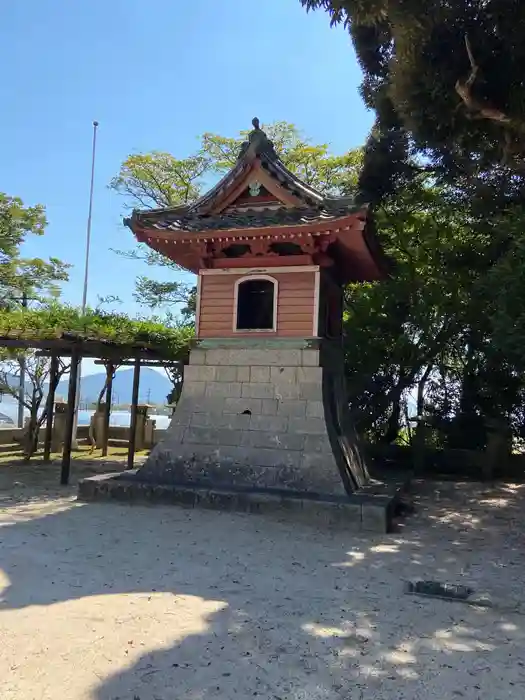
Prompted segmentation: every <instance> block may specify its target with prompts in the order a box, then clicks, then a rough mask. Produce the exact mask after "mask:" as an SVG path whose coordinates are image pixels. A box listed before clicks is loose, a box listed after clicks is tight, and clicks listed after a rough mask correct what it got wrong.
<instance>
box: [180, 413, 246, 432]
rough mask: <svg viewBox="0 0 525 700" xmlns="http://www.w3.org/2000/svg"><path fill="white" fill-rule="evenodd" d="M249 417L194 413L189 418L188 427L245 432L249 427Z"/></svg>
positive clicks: (233, 414)
mask: <svg viewBox="0 0 525 700" xmlns="http://www.w3.org/2000/svg"><path fill="white" fill-rule="evenodd" d="M250 417H251V416H247V415H240V416H239V415H237V414H235V413H225V414H223V415H217V414H215V413H194V414H193V415H192V416H191V420H190V425H192V426H194V427H196V428H226V429H230V430H247V429H248V428H249V427H250Z"/></svg>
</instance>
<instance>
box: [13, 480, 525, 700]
mask: <svg viewBox="0 0 525 700" xmlns="http://www.w3.org/2000/svg"><path fill="white" fill-rule="evenodd" d="M524 496H525V494H524V492H523V489H522V488H521V487H519V486H512V485H498V486H494V487H491V488H488V487H486V486H481V485H479V484H472V483H469V484H451V483H445V484H437V483H434V484H431V483H424V482H421V483H418V484H416V492H415V501H416V504H417V514H416V515H415V516H414V517H412V518H410V519H409V520H408V521H406V522H405V523H404V526H403V528H402V529H401V531H400V532H398V533H396V534H394V535H389V536H374V537H367V538H364V537H357V536H355V535H351V534H347V533H340V532H339V533H334V532H326V531H325V532H323V531H319V530H314V529H311V528H308V527H302V526H301V527H296V526H294V527H292V526H290V525H289V524H284V523H279V522H275V521H272V520H266V519H265V518H261V517H256V516H246V515H240V514H230V513H221V512H210V511H196V510H195V511H186V510H181V509H178V508H175V507H172V508H169V507H167V508H164V507H158V508H148V507H138V506H135V507H128V506H122V505H110V504H91V505H80V504H74V503H72V502H71V501H70V500H68V499H67V498H66V499H63V500H62V501H58V502H55V503H53V502H51V501H49V502H41V503H40V505H38V503H37V502H36V501H29V502H25V503H20V504H19V505H18V506H15V507H11V508H9V509H7V510H4V515H3V520H2V521H1V524H2V525H3V526H4V527H2V538H1V544H0V554H1V562H2V563H1V568H2V570H3V576H4V581H3V582H4V590H3V591H1V592H0V601H1V602H0V637H1V632H2V626H3V625H4V626H5V628H7V627H9V629H10V630H11V634H13V630H15V634H20V636H21V642H20V643H22V642H24V643H26V644H28V640H27V639H22V637H24V629H25V630H26V636H27V635H29V636H31V635H32V636H33V641H32V642H31V644H33V647H32V648H34V650H35V655H30V657H29V658H28V659H26V661H24V662H23V663H21V662H20V660H19V661H18V664H19V666H18V670H17V672H18V673H22V675H23V674H24V673H28V671H27V668H28V664H33V665H34V664H35V662H36V663H37V664H38V654H36V652H37V651H38V652H39V653H42V651H41V647H42V646H49V645H50V644H51V643H52V641H51V640H50V638H49V637H50V634H51V633H50V632H49V633H48V630H49V629H51V628H49V627H46V625H47V624H51V623H52V621H53V620H54V624H55V628H54V629H55V632H54V634H57V629H59V630H60V631H59V637H61V638H62V641H60V640H58V641H56V640H55V643H56V649H57V654H56V655H55V656H54V657H53V658H52V659H49V658H48V657H46V655H45V654H44V657H43V658H44V659H46V658H47V661H46V663H49V662H50V661H52V662H53V663H54V671H53V672H54V673H55V674H57V677H58V678H59V679H60V678H61V679H62V680H63V679H64V678H66V677H69V676H67V673H66V670H65V669H67V668H69V664H70V663H71V662H73V668H74V671H73V673H74V674H76V675H77V676H78V678H76V676H71V680H70V683H71V684H72V685H71V687H76V686H74V683H75V682H79V683H80V686H82V687H83V688H88V689H89V690H84V691H83V693H84V694H82V695H79V694H72V695H69V696H68V697H74V698H75V699H76V698H77V697H78V698H82V700H83V699H84V698H91V699H93V700H179V698H180V699H182V698H184V699H185V700H186V699H188V700H209V699H211V698H232V697H242V698H248V697H260V698H271V699H273V700H275V699H279V698H282V699H283V700H284V699H285V698H286V699H289V698H290V699H291V698H293V699H299V698H309V699H313V700H332V699H334V700H335V699H338V700H339V699H343V698H345V700H346V699H353V698H362V699H363V700H371V699H372V698H374V699H377V698H381V699H382V700H383V699H384V700H390V699H392V700H394V699H395V700H400V699H401V698H407V699H408V698H410V699H412V698H418V700H426V699H427V698H429V699H430V698H455V697H458V698H469V699H472V700H474V698H480V697H489V698H491V700H503V699H504V698H523V697H524V692H523V690H524V685H525V667H524V664H523V661H522V658H523V651H522V650H523V645H524V642H525V634H524V629H523V617H522V616H521V615H516V614H512V613H506V612H502V611H498V610H496V609H495V610H484V609H479V608H472V607H469V606H465V605H461V604H458V603H446V602H443V601H439V600H432V599H422V598H417V597H414V596H405V595H403V592H402V591H403V580H404V579H406V578H413V577H417V578H432V579H438V580H446V581H451V582H454V583H464V584H468V585H472V586H473V587H474V588H476V589H477V590H480V589H483V590H485V589H489V590H491V591H496V594H497V595H499V596H502V597H505V599H507V598H509V596H510V597H512V596H516V595H517V596H518V597H519V596H520V595H521V588H522V583H521V582H522V581H523V575H524V574H525V558H524V555H523V530H524V528H523V522H522V520H521V514H522V512H523V501H524ZM80 603H81V604H82V605H83V606H84V607H83V608H82V609H80V608H78V607H76V606H77V605H79V604H80ZM2 618H4V619H5V622H3V621H2ZM57 618H58V622H57ZM17 625H20V626H21V631H20V632H18V633H17V632H16V626H17ZM24 625H27V627H26V628H24ZM57 625H58V628H57V627H56V626H57ZM61 625H62V626H61ZM31 644H29V646H31ZM64 648H66V649H69V652H68V653H69V655H70V656H71V654H72V653H73V652H72V651H71V649H73V650H74V658H70V659H69V661H67V660H66V661H64V659H63V658H62V656H61V654H62V655H63V654H64V653H65V652H64ZM58 652H60V653H58ZM47 654H49V652H47ZM13 658H14V657H13ZM75 659H77V665H75ZM104 659H105V660H104ZM9 661H10V658H9V653H8V655H7V660H6V663H7V662H9ZM11 661H12V659H11ZM41 663H43V662H41ZM24 664H25V665H24ZM0 669H2V661H1V660H0ZM2 670H3V669H2ZM68 672H69V673H70V674H71V669H70V670H69V671H68ZM64 674H65V675H64ZM11 675H12V672H11ZM15 675H16V674H15ZM6 677H7V676H6V674H5V673H4V674H2V673H0V689H2V679H3V678H6ZM75 678H76V681H75ZM5 682H6V681H5V680H4V683H5ZM39 682H40V683H41V684H42V683H44V682H47V683H48V686H45V687H44V688H43V690H42V697H45V698H47V697H53V696H52V695H51V694H49V695H47V694H46V692H49V693H50V689H51V688H52V687H55V686H53V683H58V681H53V680H50V679H49V678H48V679H47V681H46V680H45V679H44V680H42V678H40V680H39ZM7 683H11V684H13V683H14V681H9V680H8V681H7ZM80 686H79V687H80ZM11 687H14V685H12V686H10V685H7V686H6V688H7V690H5V691H2V692H1V693H0V696H1V697H2V698H6V700H11V697H13V698H14V697H17V700H18V699H19V698H20V699H25V698H26V697H27V698H29V697H33V695H30V694H27V695H26V696H24V695H23V693H22V692H21V691H20V686H17V691H16V692H17V693H18V695H16V696H15V695H9V692H13V691H11ZM56 687H59V686H58V685H57V686H56ZM78 692H80V691H78Z"/></svg>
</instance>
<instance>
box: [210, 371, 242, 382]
mask: <svg viewBox="0 0 525 700" xmlns="http://www.w3.org/2000/svg"><path fill="white" fill-rule="evenodd" d="M213 369H214V370H216V372H215V374H216V376H215V377H212V378H213V379H215V380H216V381H217V382H236V381H238V380H237V367H213Z"/></svg>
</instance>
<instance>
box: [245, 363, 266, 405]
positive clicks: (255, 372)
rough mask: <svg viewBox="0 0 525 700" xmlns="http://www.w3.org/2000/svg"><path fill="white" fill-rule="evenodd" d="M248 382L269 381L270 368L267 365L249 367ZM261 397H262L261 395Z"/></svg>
mask: <svg viewBox="0 0 525 700" xmlns="http://www.w3.org/2000/svg"><path fill="white" fill-rule="evenodd" d="M247 381H250V382H252V383H253V382H269V381H270V368H269V367H250V379H249V380H247ZM261 398H263V397H261Z"/></svg>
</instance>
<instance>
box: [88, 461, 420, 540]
mask: <svg viewBox="0 0 525 700" xmlns="http://www.w3.org/2000/svg"><path fill="white" fill-rule="evenodd" d="M407 487H408V480H405V481H403V480H396V481H395V482H378V481H376V482H372V483H371V484H370V485H369V486H367V487H365V488H363V489H361V490H360V491H359V492H356V493H354V494H352V495H351V496H328V497H326V496H325V497H315V496H311V495H309V494H304V493H303V494H301V493H293V492H289V491H286V492H284V491H278V490H274V491H268V490H265V491H257V490H238V491H234V490H226V489H218V488H199V487H188V486H177V485H173V484H154V483H150V482H144V481H140V480H138V479H137V471H136V470H131V471H129V472H125V473H117V474H101V475H97V476H92V477H89V478H87V479H83V480H82V481H80V482H79V487H78V499H79V500H80V501H85V502H89V501H122V502H126V503H151V504H172V505H178V506H183V507H186V508H208V509H213V510H231V511H237V512H245V513H256V514H260V515H273V516H275V517H278V518H279V519H289V520H290V521H293V522H303V523H307V524H310V525H316V526H324V527H326V526H328V527H335V528H339V529H344V530H350V531H352V532H370V533H387V532H391V530H392V525H393V519H394V516H395V514H396V509H397V506H398V505H399V502H400V497H401V495H402V494H403V492H405V491H406V490H407Z"/></svg>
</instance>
